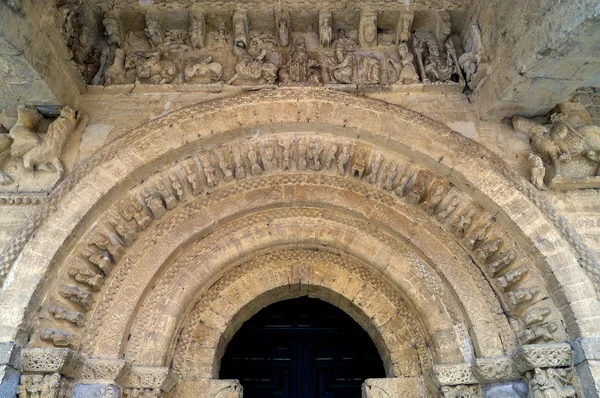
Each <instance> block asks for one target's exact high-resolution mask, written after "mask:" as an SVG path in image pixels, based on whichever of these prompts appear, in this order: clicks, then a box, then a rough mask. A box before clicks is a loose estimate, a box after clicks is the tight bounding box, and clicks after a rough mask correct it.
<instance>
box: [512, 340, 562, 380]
mask: <svg viewBox="0 0 600 398" xmlns="http://www.w3.org/2000/svg"><path fill="white" fill-rule="evenodd" d="M513 360H514V362H515V365H516V367H517V369H518V370H519V372H521V373H524V372H526V371H528V370H532V369H534V368H556V367H566V366H571V365H572V364H573V350H572V349H571V346H570V345H569V344H567V343H554V344H532V345H523V346H521V347H519V348H517V350H516V352H515V355H514V357H513Z"/></svg>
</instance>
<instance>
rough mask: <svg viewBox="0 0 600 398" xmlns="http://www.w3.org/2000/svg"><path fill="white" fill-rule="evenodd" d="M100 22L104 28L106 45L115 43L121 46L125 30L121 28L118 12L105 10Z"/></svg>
mask: <svg viewBox="0 0 600 398" xmlns="http://www.w3.org/2000/svg"><path fill="white" fill-rule="evenodd" d="M102 23H103V24H104V29H106V36H107V41H108V45H109V46H110V45H114V44H116V45H117V46H119V47H123V42H124V39H125V32H124V30H123V25H122V23H121V18H120V16H119V13H118V12H117V11H112V10H111V11H107V12H106V13H105V14H104V19H103V20H102Z"/></svg>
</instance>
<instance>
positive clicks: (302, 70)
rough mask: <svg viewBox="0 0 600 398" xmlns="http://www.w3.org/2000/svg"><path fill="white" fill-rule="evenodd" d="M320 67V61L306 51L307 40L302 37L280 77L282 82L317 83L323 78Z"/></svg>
mask: <svg viewBox="0 0 600 398" xmlns="http://www.w3.org/2000/svg"><path fill="white" fill-rule="evenodd" d="M318 68H319V63H318V62H316V61H314V60H313V59H311V58H310V57H309V55H308V52H307V51H306V40H305V39H304V37H300V38H298V40H296V45H295V50H294V52H293V54H292V55H291V57H290V58H289V60H288V62H287V64H286V65H285V67H283V68H281V70H280V71H279V79H280V81H281V83H282V84H311V85H317V84H319V83H320V79H321V73H320V71H319V69H318Z"/></svg>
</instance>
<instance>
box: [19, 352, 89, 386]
mask: <svg viewBox="0 0 600 398" xmlns="http://www.w3.org/2000/svg"><path fill="white" fill-rule="evenodd" d="M21 361H22V363H23V372H27V373H58V374H61V375H62V376H65V377H68V378H70V379H74V378H77V377H78V376H79V373H80V371H81V368H82V366H83V358H82V357H81V356H80V355H79V354H77V353H76V352H74V351H73V350H70V349H68V348H25V349H23V351H22V352H21Z"/></svg>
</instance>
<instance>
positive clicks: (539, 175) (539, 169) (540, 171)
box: [527, 152, 546, 191]
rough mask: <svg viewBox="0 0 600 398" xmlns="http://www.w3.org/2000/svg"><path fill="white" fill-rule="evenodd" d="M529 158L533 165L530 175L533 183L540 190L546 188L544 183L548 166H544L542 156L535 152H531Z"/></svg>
mask: <svg viewBox="0 0 600 398" xmlns="http://www.w3.org/2000/svg"><path fill="white" fill-rule="evenodd" d="M527 160H528V161H529V165H530V166H531V176H530V177H529V179H530V181H531V183H532V184H533V186H534V187H536V188H537V189H539V190H540V191H543V190H545V189H546V184H545V183H544V177H545V176H546V168H545V167H544V162H543V161H542V158H540V157H539V156H538V155H536V154H535V153H533V152H530V153H529V154H528V155H527Z"/></svg>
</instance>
